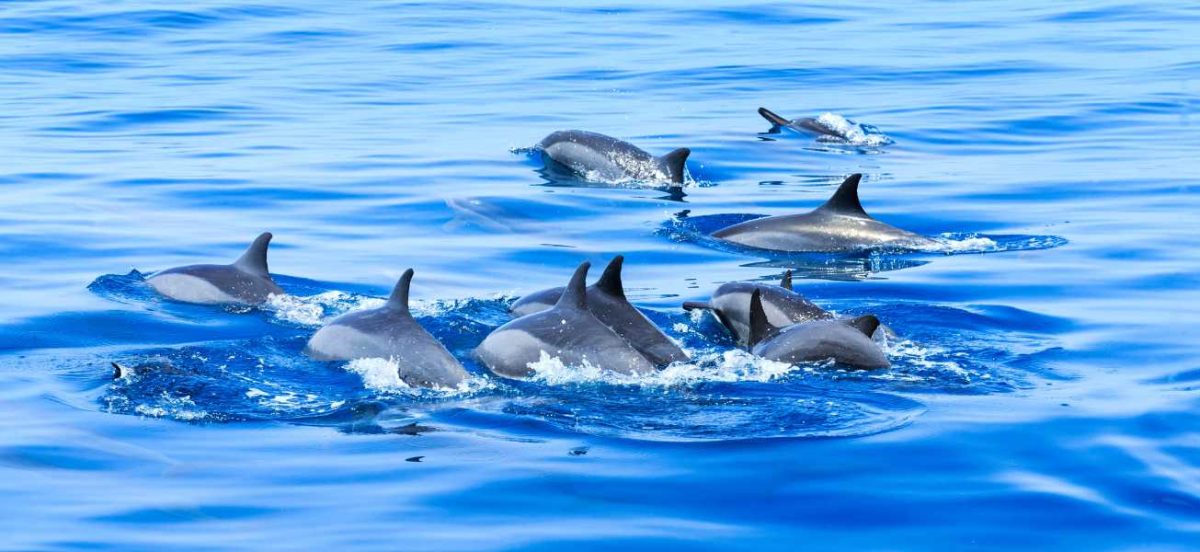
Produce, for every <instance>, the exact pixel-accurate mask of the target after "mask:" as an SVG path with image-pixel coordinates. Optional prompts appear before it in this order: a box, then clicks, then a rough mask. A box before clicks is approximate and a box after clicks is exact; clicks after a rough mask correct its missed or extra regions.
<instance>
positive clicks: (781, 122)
mask: <svg viewBox="0 0 1200 552" xmlns="http://www.w3.org/2000/svg"><path fill="white" fill-rule="evenodd" d="M758 114H759V115H762V118H764V119H766V120H768V121H770V122H771V124H773V125H775V126H777V127H780V126H787V125H788V123H790V122H791V121H789V120H787V119H784V118H783V117H780V116H779V115H777V114H775V113H774V112H772V111H771V110H770V109H767V108H765V107H760V108H758Z"/></svg>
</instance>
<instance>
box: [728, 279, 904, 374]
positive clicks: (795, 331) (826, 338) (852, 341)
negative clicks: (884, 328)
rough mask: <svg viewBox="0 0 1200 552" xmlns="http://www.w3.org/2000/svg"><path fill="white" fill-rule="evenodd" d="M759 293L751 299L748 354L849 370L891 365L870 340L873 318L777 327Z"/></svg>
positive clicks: (756, 291)
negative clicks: (825, 363)
mask: <svg viewBox="0 0 1200 552" xmlns="http://www.w3.org/2000/svg"><path fill="white" fill-rule="evenodd" d="M761 295H762V292H761V291H758V290H755V291H754V293H753V294H752V295H751V296H750V341H749V343H748V344H749V346H750V351H751V352H752V353H753V354H754V355H756V356H760V357H763V358H765V359H767V360H773V361H776V362H786V363H788V364H795V363H797V362H812V361H820V360H827V359H833V360H834V361H835V362H837V363H839V364H843V365H846V366H849V367H852V368H857V369H862V370H871V369H877V368H887V367H889V366H891V363H890V362H888V359H887V355H885V354H884V353H883V351H882V350H881V349H880V348H879V346H878V345H876V344H875V342H874V341H872V340H871V337H870V336H871V334H873V333H875V329H876V328H878V327H879V319H878V318H876V317H875V316H874V315H870V314H868V315H866V316H860V317H858V318H854V319H851V320H813V321H810V322H801V323H799V324H792V325H790V326H785V327H778V326H774V325H772V324H771V323H770V322H768V321H767V315H766V312H764V310H763V303H762V297H761Z"/></svg>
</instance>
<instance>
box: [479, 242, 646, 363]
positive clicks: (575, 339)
mask: <svg viewBox="0 0 1200 552" xmlns="http://www.w3.org/2000/svg"><path fill="white" fill-rule="evenodd" d="M589 267H591V263H587V262H584V263H583V264H581V265H579V268H577V269H575V274H574V275H573V276H571V282H570V283H569V284H567V287H566V289H565V290H563V292H562V296H561V297H559V299H558V302H557V303H555V304H554V307H552V308H550V309H549V310H544V311H540V312H535V313H533V314H528V315H525V316H522V317H520V318H517V319H516V320H513V321H511V322H509V323H507V324H505V325H503V326H500V327H499V328H497V329H496V330H495V331H493V332H492V333H491V334H489V335H488V336H487V338H485V339H484V340H483V343H480V344H479V347H478V348H476V349H475V356H476V357H477V358H478V359H479V360H480V361H481V362H483V364H484V365H485V366H487V367H488V369H489V370H491V371H492V372H493V373H495V374H497V375H500V376H505V377H510V378H527V377H530V376H532V375H534V373H535V372H536V371H535V369H534V368H532V367H531V366H530V365H531V364H533V363H535V362H537V361H539V360H541V358H542V355H543V354H546V355H549V356H551V357H555V358H558V359H559V361H561V362H562V363H563V364H566V365H570V366H579V365H582V364H585V363H586V364H590V365H592V366H597V367H600V368H603V369H606V370H610V371H613V372H617V373H621V374H637V373H649V372H653V371H654V365H653V364H651V363H650V361H648V360H646V358H645V357H643V356H642V355H641V354H640V353H638V352H637V350H636V349H634V348H633V346H632V345H630V344H629V343H628V342H626V341H625V340H624V339H622V338H621V336H619V335H617V333H616V332H614V331H613V330H612V329H611V328H609V327H608V326H605V325H604V323H603V322H601V321H600V320H599V319H598V318H596V317H595V315H593V314H592V313H591V312H590V311H588V306H587V290H586V282H585V279H586V278H587V271H588V268H589Z"/></svg>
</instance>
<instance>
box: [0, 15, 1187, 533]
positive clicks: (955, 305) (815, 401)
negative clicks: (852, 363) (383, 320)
mask: <svg viewBox="0 0 1200 552" xmlns="http://www.w3.org/2000/svg"><path fill="white" fill-rule="evenodd" d="M336 4H337V3H330V2H305V1H298V2H289V3H282V2H279V3H265V2H264V3H251V4H247V3H241V2H193V3H189V4H187V5H186V6H183V7H179V8H174V9H166V8H163V7H162V6H156V5H152V4H151V3H139V2H50V1H45V2H5V3H0V105H2V107H3V109H0V151H2V152H3V158H4V162H3V163H2V164H0V190H2V193H3V196H2V197H3V200H2V201H3V202H2V205H3V209H2V210H0V253H2V254H3V260H4V264H3V268H0V320H2V322H0V496H3V497H4V499H3V500H2V501H0V547H3V548H11V549H69V548H88V549H114V550H115V549H120V550H133V549H146V550H150V549H160V548H162V547H171V548H179V549H214V548H289V549H297V548H304V549H316V548H324V547H332V546H344V547H357V548H375V549H396V548H413V549H437V550H446V549H477V548H498V549H507V548H543V549H545V548H557V547H561V546H567V545H570V546H580V545H583V546H586V547H589V548H591V547H598V548H622V549H629V548H661V547H664V546H667V547H691V548H707V549H714V550H717V549H728V548H756V549H761V548H778V549H791V548H793V547H794V546H796V545H798V544H803V545H806V546H808V547H815V548H946V549H960V548H972V547H977V548H1004V547H1023V548H1050V547H1058V548H1067V547H1070V548H1076V549H1094V548H1146V549H1188V548H1193V547H1195V546H1196V545H1197V543H1200V429H1198V428H1200V415H1198V410H1197V409H1198V408H1200V360H1198V359H1200V340H1198V339H1197V338H1198V337H1200V335H1198V333H1197V330H1196V326H1197V323H1198V322H1200V310H1198V309H1197V306H1196V305H1197V301H1198V300H1200V292H1198V284H1200V277H1198V276H1197V267H1200V247H1197V246H1200V237H1197V231H1198V230H1200V224H1197V222H1196V218H1195V217H1196V213H1197V210H1198V209H1200V199H1198V197H1197V193H1196V191H1197V188H1196V185H1197V182H1198V181H1200V169H1198V168H1197V165H1196V162H1197V159H1200V135H1198V133H1197V126H1196V124H1197V119H1196V118H1197V109H1198V108H1200V99H1198V97H1197V92H1198V88H1197V87H1200V82H1198V80H1197V79H1200V61H1197V53H1198V52H1200V33H1198V32H1196V31H1197V29H1200V9H1197V8H1196V7H1195V6H1191V7H1188V6H1185V5H1184V4H1183V3H1116V2H1093V3H1091V4H1089V5H1086V6H1083V5H1080V6H1072V7H1066V6H1042V5H1040V4H1041V3H1015V2H989V3H971V4H963V3H945V2H926V3H911V4H904V5H894V6H880V5H876V4H860V5H854V6H850V5H844V4H841V3H830V4H813V5H807V6H798V5H791V4H787V5H755V6H744V5H742V4H741V3H736V2H731V3H714V2H708V1H704V0H700V1H693V2H686V3H678V4H673V5H672V4H668V5H663V6H655V7H651V6H647V5H645V3H642V2H630V3H606V4H603V5H599V4H584V3H577V4H574V5H573V6H572V7H569V8H551V7H547V6H546V5H544V4H543V3H540V2H529V3H524V4H522V3H515V4H501V3H471V2H468V3H454V4H426V3H407V2H372V3H347V5H345V6H339V5H336ZM760 105H763V106H767V107H769V108H771V109H773V110H775V111H778V112H780V113H782V114H785V115H789V116H793V117H799V116H815V115H817V114H819V113H822V112H826V111H828V112H834V113H839V114H842V115H845V116H848V117H851V118H853V119H856V120H858V121H861V122H867V123H870V124H873V125H876V126H878V127H879V128H880V129H881V130H882V131H883V132H885V133H887V134H888V135H890V136H891V137H892V138H894V139H895V141H896V143H895V144H894V145H892V146H889V147H886V148H882V149H878V150H860V149H856V148H850V147H837V146H830V145H827V144H819V143H817V142H815V141H813V140H812V139H810V138H808V137H804V136H799V135H788V134H764V133H765V131H766V130H767V129H768V125H767V124H766V123H765V122H764V121H763V120H761V119H760V118H759V117H758V116H757V115H756V114H755V112H754V111H755V109H756V108H757V107H759V106H760ZM560 128H585V129H590V130H595V131H599V132H604V133H608V134H613V135H616V136H620V137H624V138H627V139H630V140H633V141H635V142H636V143H638V144H639V145H642V146H643V147H645V148H646V149H648V150H650V151H653V152H655V153H663V152H666V151H668V150H670V149H673V148H675V147H679V146H688V147H691V148H693V151H694V153H693V156H692V161H691V163H690V167H691V171H692V175H693V177H694V178H695V180H696V183H694V185H692V186H690V187H689V188H688V189H687V196H686V197H685V198H683V200H682V201H674V200H672V199H671V198H670V197H666V195H665V194H663V193H661V192H657V191H653V190H636V189H603V188H591V187H572V186H569V185H564V183H563V182H560V181H557V180H555V179H552V178H546V177H543V176H542V175H541V174H540V173H539V172H538V169H539V168H540V166H541V164H540V161H539V160H538V159H537V158H536V156H528V155H525V154H523V153H521V151H520V148H525V147H528V146H531V145H533V144H535V143H536V142H537V141H538V140H539V139H540V138H541V137H542V136H544V135H545V134H547V133H549V132H550V131H552V130H556V129H560ZM513 150H517V151H515V152H514V151H513ZM852 172H863V173H866V174H867V178H866V181H865V182H864V184H863V187H862V196H863V201H864V203H865V205H866V207H867V209H868V211H870V212H871V213H872V214H874V215H875V216H877V217H879V218H882V219H884V220H887V221H890V222H893V223H896V224H897V225H899V226H902V227H906V228H909V229H912V230H915V231H919V232H921V233H924V234H929V235H937V234H943V233H953V234H956V235H960V237H962V239H964V240H968V241H967V243H972V242H970V241H969V240H971V239H973V238H974V237H975V235H976V234H978V235H980V236H983V237H984V238H982V239H986V240H992V241H993V242H995V243H999V244H1015V245H1014V246H1013V247H1010V248H1008V249H1012V250H1009V251H1000V252H987V251H989V248H986V247H985V248H980V249H977V250H976V249H971V248H970V247H967V248H965V250H966V252H977V253H979V254H955V255H940V254H931V255H916V256H913V255H909V256H890V255H873V256H866V257H850V258H785V259H765V258H760V257H756V256H754V255H747V254H746V253H745V252H737V251H727V250H721V249H716V248H713V247H711V244H709V243H707V242H706V241H705V240H703V239H698V238H697V234H696V232H695V228H693V227H692V226H691V222H690V221H693V220H699V221H703V220H710V221H711V220H717V221H721V220H726V218H727V217H730V216H740V215H746V214H780V213H788V212H795V211H799V210H806V209H808V208H811V207H812V206H814V205H816V204H817V203H819V202H820V201H823V200H824V199H825V198H826V197H827V196H828V195H829V194H830V193H832V190H833V186H834V185H835V184H836V183H837V182H839V181H840V180H841V178H842V177H843V176H844V175H846V174H849V173H852ZM684 211H687V213H686V214H683V212H684ZM710 215H711V216H714V217H710ZM705 217H708V218H705ZM262 230H271V231H273V232H274V233H275V235H276V241H275V245H274V246H273V249H272V255H271V268H272V270H273V272H276V273H278V274H280V275H281V276H280V278H279V279H280V282H281V284H282V285H283V287H284V288H285V289H287V290H288V291H289V292H290V293H292V294H293V295H294V296H295V297H294V298H292V299H290V300H288V301H284V302H277V303H276V304H273V305H271V306H270V307H268V308H264V309H250V310H246V311H239V310H234V309H221V308H208V307H190V306H186V305H178V304H172V303H165V302H162V301H159V300H158V299H156V298H154V297H153V295H152V294H149V293H147V291H146V289H145V287H144V285H143V284H142V283H141V281H140V276H139V274H138V273H130V271H131V270H134V269H136V270H138V271H140V273H148V272H151V271H154V270H159V269H162V268H166V267H170V266H175V265H179V264H186V263H190V262H216V261H224V260H227V259H230V260H231V259H233V258H234V257H235V256H236V255H237V254H238V253H239V252H240V251H241V249H242V248H244V246H245V244H246V243H248V242H249V241H250V239H252V237H253V236H254V235H255V234H257V233H258V232H260V231H262ZM991 249H1005V248H1004V247H1000V248H991ZM617 253H623V254H625V255H627V257H628V262H627V263H626V267H627V268H626V283H627V285H628V286H629V287H630V295H631V296H632V297H633V298H634V300H635V301H636V302H637V303H638V304H639V305H640V306H642V307H645V308H647V309H651V310H650V314H651V316H652V317H653V318H654V320H655V321H656V322H659V323H660V325H662V326H663V327H664V328H666V329H667V330H668V331H669V333H671V335H673V336H675V337H677V338H679V339H680V340H681V341H682V342H684V343H685V345H687V346H688V348H689V349H691V350H692V352H693V354H694V355H695V356H696V357H697V359H698V361H697V363H696V364H695V365H693V366H690V367H683V368H680V369H678V370H675V371H673V372H671V373H669V374H665V375H662V376H657V377H654V378H646V379H644V380H639V381H610V380H607V379H605V378H604V377H580V378H575V379H572V378H571V377H569V375H568V374H559V376H563V378H562V379H565V381H560V380H553V381H551V380H543V381H537V382H530V383H519V384H517V383H509V382H503V381H494V380H491V379H489V378H487V377H486V376H482V375H480V376H478V377H477V378H475V380H474V381H473V383H472V387H471V389H469V390H466V391H463V392H459V393H414V392H410V391H405V390H403V389H398V388H396V387H395V386H394V385H393V384H392V382H389V381H388V380H387V377H386V375H387V372H388V367H386V366H382V367H380V366H377V365H371V364H369V363H359V364H358V365H354V366H341V365H337V364H328V365H326V364H320V363H314V362H310V361H307V360H305V359H303V358H302V357H300V356H299V354H298V351H299V349H300V347H301V346H302V345H303V342H304V339H305V338H306V337H307V335H309V334H310V333H311V332H312V331H313V329H314V328H315V327H316V326H317V324H319V321H320V320H321V319H322V318H326V317H328V316H332V315H334V314H336V313H339V312H343V311H345V310H347V309H350V308H357V307H360V306H363V305H365V304H370V302H371V301H372V300H373V299H372V297H378V296H381V295H383V294H385V293H386V292H387V290H388V288H389V287H390V285H391V284H392V283H393V282H394V280H395V278H396V277H398V276H399V274H400V273H401V272H403V270H404V269H405V268H408V267H413V268H414V269H415V270H416V272H417V277H416V280H415V283H414V296H415V297H417V298H418V299H421V300H423V302H422V303H421V305H422V306H421V312H422V317H421V319H422V321H424V322H425V323H426V324H427V325H428V326H429V327H430V328H431V330H432V331H434V333H435V334H437V335H438V336H439V337H441V338H443V339H444V340H446V341H447V342H448V343H449V346H450V347H451V348H452V349H453V350H454V351H455V352H456V353H458V354H459V355H460V356H461V357H462V358H464V359H467V357H468V351H469V349H470V348H471V347H472V346H473V345H474V344H476V343H478V341H479V340H480V339H482V337H483V336H484V335H486V333H487V331H488V330H490V329H491V328H494V327H495V326H497V325H498V324H500V323H502V322H503V321H504V320H505V319H506V318H505V315H504V302H505V301H506V300H510V299H511V297H513V296H516V295H519V294H520V293H523V292H527V291H531V290H536V289H539V288H541V287H548V286H552V285H560V284H561V283H562V282H564V281H565V278H566V277H567V275H568V274H569V273H570V271H571V269H572V267H573V266H574V265H575V264H576V263H578V262H579V261H581V260H584V259H589V260H592V261H593V262H594V263H603V262H605V261H606V260H607V259H608V258H610V257H611V255H613V254H617ZM785 266H786V267H792V268H795V269H797V271H798V273H799V275H800V276H802V277H804V279H803V280H801V281H799V283H798V284H797V287H798V289H799V290H800V291H802V292H803V293H805V294H806V295H808V296H809V297H810V298H812V299H814V300H815V301H817V302H818V303H820V304H822V305H825V306H827V307H829V308H832V309H835V310H838V311H840V312H846V313H859V312H877V313H879V314H880V316H881V317H882V318H883V319H884V321H885V322H886V323H887V324H888V325H890V326H891V327H893V328H894V329H895V330H896V331H897V333H898V334H899V335H900V341H899V342H896V343H892V344H890V345H889V346H890V347H891V351H892V354H893V359H894V360H895V361H896V367H895V368H894V369H893V370H892V371H890V372H888V373H885V374H881V375H861V374H845V373H838V372H836V371H831V370H828V369H825V368H822V367H807V370H806V369H803V368H801V369H796V370H794V371H791V372H788V373H782V374H780V373H774V372H771V371H770V368H769V367H762V366H759V365H758V364H756V363H754V362H753V361H752V360H751V359H748V358H747V357H744V356H739V355H737V354H736V353H727V352H726V351H728V350H729V343H728V341H727V339H724V338H722V337H721V336H720V332H719V329H718V328H717V327H716V326H715V325H714V324H713V323H712V322H711V321H709V320H706V319H703V318H691V317H689V316H686V315H684V314H682V313H681V312H680V311H679V310H678V309H677V305H678V304H679V302H680V301H682V300H684V299H702V298H704V297H705V296H706V294H707V293H708V292H709V291H710V290H711V289H712V288H714V287H715V285H717V284H718V283H720V282H724V281H729V280H733V279H756V278H759V279H774V278H777V277H778V275H779V274H780V273H781V272H782V271H783V267H785ZM112 360H118V361H121V362H124V363H127V364H131V365H138V364H144V365H149V366H150V368H149V369H148V370H147V371H146V372H147V373H144V374H143V375H142V376H139V377H138V378H134V379H133V380H130V381H122V382H117V383H114V382H112V380H111V379H110V369H109V368H108V362H109V361H112ZM167 365H169V367H170V370H163V369H158V370H156V369H155V368H154V367H159V368H162V367H163V366H167ZM469 369H471V370H472V371H474V372H475V373H477V374H481V371H480V370H479V367H478V366H476V365H474V364H470V365H469ZM411 423H417V424H418V426H417V427H409V426H408V424H411ZM425 428H432V430H430V431H426V430H425ZM413 434H417V435H413ZM417 457H420V458H417ZM406 460H413V461H406ZM416 460H419V461H416Z"/></svg>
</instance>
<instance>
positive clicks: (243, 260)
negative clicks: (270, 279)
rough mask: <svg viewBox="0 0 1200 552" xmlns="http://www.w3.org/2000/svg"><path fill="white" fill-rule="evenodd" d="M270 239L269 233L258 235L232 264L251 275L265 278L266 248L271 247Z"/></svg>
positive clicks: (266, 273)
mask: <svg viewBox="0 0 1200 552" xmlns="http://www.w3.org/2000/svg"><path fill="white" fill-rule="evenodd" d="M271 237H272V236H271V233H270V232H263V233H262V234H259V235H258V237H257V238H254V243H252V244H250V247H247V248H246V252H245V253H242V256H241V257H239V258H238V260H237V261H235V262H234V263H233V264H234V265H235V266H237V267H238V268H240V269H242V270H245V271H246V272H249V273H251V274H257V275H259V276H267V275H268V274H269V273H268V272H267V246H269V245H271Z"/></svg>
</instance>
